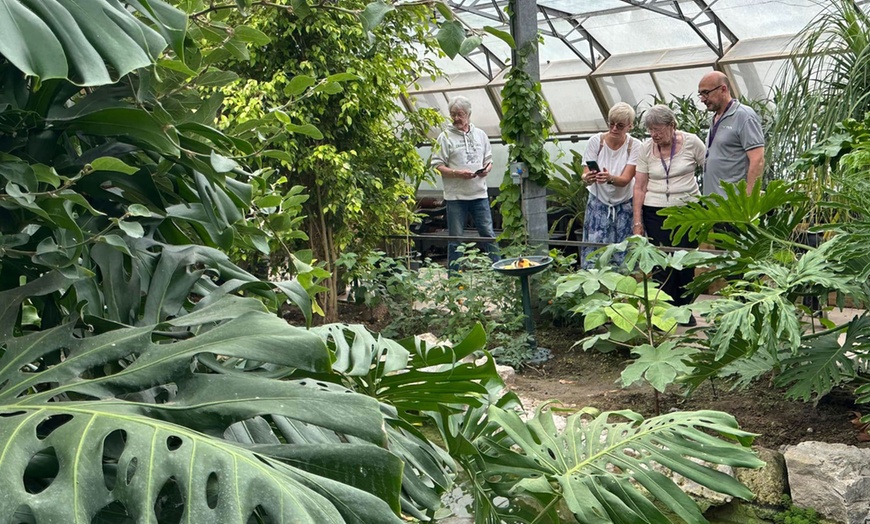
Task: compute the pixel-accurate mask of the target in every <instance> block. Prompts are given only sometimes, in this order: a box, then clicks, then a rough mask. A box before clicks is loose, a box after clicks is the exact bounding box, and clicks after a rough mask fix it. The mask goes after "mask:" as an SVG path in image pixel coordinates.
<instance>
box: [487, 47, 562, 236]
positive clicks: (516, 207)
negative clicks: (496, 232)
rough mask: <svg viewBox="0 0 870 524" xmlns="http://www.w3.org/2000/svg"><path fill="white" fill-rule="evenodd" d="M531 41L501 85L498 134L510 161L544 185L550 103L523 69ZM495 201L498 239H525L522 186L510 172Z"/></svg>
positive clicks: (547, 167)
mask: <svg viewBox="0 0 870 524" xmlns="http://www.w3.org/2000/svg"><path fill="white" fill-rule="evenodd" d="M532 50H534V43H533V42H529V43H527V44H526V45H525V46H523V49H521V50H520V52H519V53H518V55H519V60H518V63H517V64H514V66H513V68H511V71H510V73H508V75H507V82H506V83H505V86H504V89H502V103H501V107H502V114H503V115H504V117H503V118H502V122H501V136H502V139H504V142H505V143H506V144H508V145H509V150H508V157H509V161H510V162H511V163H513V162H523V163H524V164H525V165H526V170H527V171H528V177H529V180H531V181H532V182H534V183H536V184H538V185H541V186H546V185H547V182H548V180H549V174H550V172H551V171H552V170H553V164H552V162H551V161H550V156H549V154H548V153H547V150H546V149H544V145H545V144H546V142H547V138H548V137H549V135H550V128H551V127H552V126H553V117H552V115H551V114H550V109H549V106H548V105H547V102H546V101H545V100H544V96H543V95H542V94H541V83H540V82H535V81H533V80H532V78H531V76H530V75H529V74H528V73H527V72H526V71H525V70H524V69H523V68H524V66H525V64H526V62H527V60H528V55H529V53H530V52H531V51H532ZM499 189H500V191H499V196H498V198H497V199H496V204H497V205H499V206H500V210H501V215H502V229H503V232H502V234H501V236H500V237H499V238H500V239H509V240H510V241H511V242H525V241H526V239H527V238H526V237H527V233H526V227H525V225H526V223H525V218H524V217H523V213H522V195H521V186H520V185H517V184H514V183H513V181H512V180H511V177H510V172H507V173H505V177H504V181H503V182H502V184H501V187H500V188H499Z"/></svg>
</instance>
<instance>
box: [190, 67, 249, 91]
mask: <svg viewBox="0 0 870 524" xmlns="http://www.w3.org/2000/svg"><path fill="white" fill-rule="evenodd" d="M238 79H239V75H237V74H235V73H233V72H232V71H221V70H219V69H214V68H210V69H209V70H208V71H206V72H205V73H203V74H201V75H200V76H199V79H197V81H196V83H197V84H199V85H200V86H203V87H223V86H225V85H227V84H230V83H232V82H235V81H236V80H238Z"/></svg>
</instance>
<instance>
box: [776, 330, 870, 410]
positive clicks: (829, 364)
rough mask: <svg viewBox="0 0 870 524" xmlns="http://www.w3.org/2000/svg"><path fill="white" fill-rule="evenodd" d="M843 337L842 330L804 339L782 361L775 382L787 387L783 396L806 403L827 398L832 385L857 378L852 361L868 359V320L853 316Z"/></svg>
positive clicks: (869, 354) (869, 348)
mask: <svg viewBox="0 0 870 524" xmlns="http://www.w3.org/2000/svg"><path fill="white" fill-rule="evenodd" d="M845 327H846V329H845V333H846V338H845V340H844V341H843V343H842V344H841V343H840V341H839V337H840V335H841V333H842V332H843V327H842V326H841V327H840V328H837V329H834V330H831V331H830V332H827V333H824V334H821V335H816V336H807V337H804V339H803V341H802V343H801V347H800V349H799V350H798V351H797V352H796V353H795V354H794V355H793V356H790V357H788V358H785V359H783V360H782V362H781V365H782V373H781V374H780V375H779V376H778V377H777V379H776V382H777V384H778V385H780V386H790V387H789V389H788V391H786V396H788V397H791V398H799V399H801V400H803V401H808V400H810V399H811V398H813V397H815V398H817V399H818V398H821V397H823V396H825V395H827V394H828V393H829V392H830V391H831V390H832V389H833V388H834V387H835V386H838V385H840V384H842V383H843V382H846V381H849V380H853V379H854V378H856V377H857V371H856V366H855V361H856V360H858V359H867V357H868V356H870V340H868V336H870V317H868V316H866V315H864V316H861V317H856V318H855V319H854V320H852V322H850V323H849V324H847V325H846V326H845Z"/></svg>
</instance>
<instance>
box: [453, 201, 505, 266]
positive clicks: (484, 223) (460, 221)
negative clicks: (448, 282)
mask: <svg viewBox="0 0 870 524" xmlns="http://www.w3.org/2000/svg"><path fill="white" fill-rule="evenodd" d="M468 215H471V219H472V220H473V221H474V226H475V227H476V228H477V234H478V236H481V237H490V238H492V237H495V230H493V228H492V213H490V211H489V199H488V198H478V199H476V200H448V201H447V234H448V235H450V236H452V237H461V236H462V235H463V234H464V233H465V222H466V221H468ZM460 243H461V242H458V241H454V240H450V241H448V242H447V262H448V267H450V268H454V263H455V262H456V259H457V258H459V257H458V256H457V254H456V248H457V247H458V246H459V244H460ZM485 246H486V252H487V253H488V254H489V258H490V259H492V261H493V262H495V261H497V260H498V259H499V257H498V254H497V248H496V246H495V244H493V243H492V242H487V243H486V244H485ZM454 269H455V268H454Z"/></svg>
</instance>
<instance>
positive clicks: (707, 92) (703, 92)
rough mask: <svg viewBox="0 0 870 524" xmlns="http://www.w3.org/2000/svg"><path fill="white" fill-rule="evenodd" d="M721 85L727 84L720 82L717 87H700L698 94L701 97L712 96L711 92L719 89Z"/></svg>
mask: <svg viewBox="0 0 870 524" xmlns="http://www.w3.org/2000/svg"><path fill="white" fill-rule="evenodd" d="M720 87H725V84H719V85H717V86H716V87H714V88H713V89H699V90H698V96H699V97H701V98H707V97H708V96H710V93H712V92H713V91H715V90H717V89H719V88H720Z"/></svg>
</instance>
